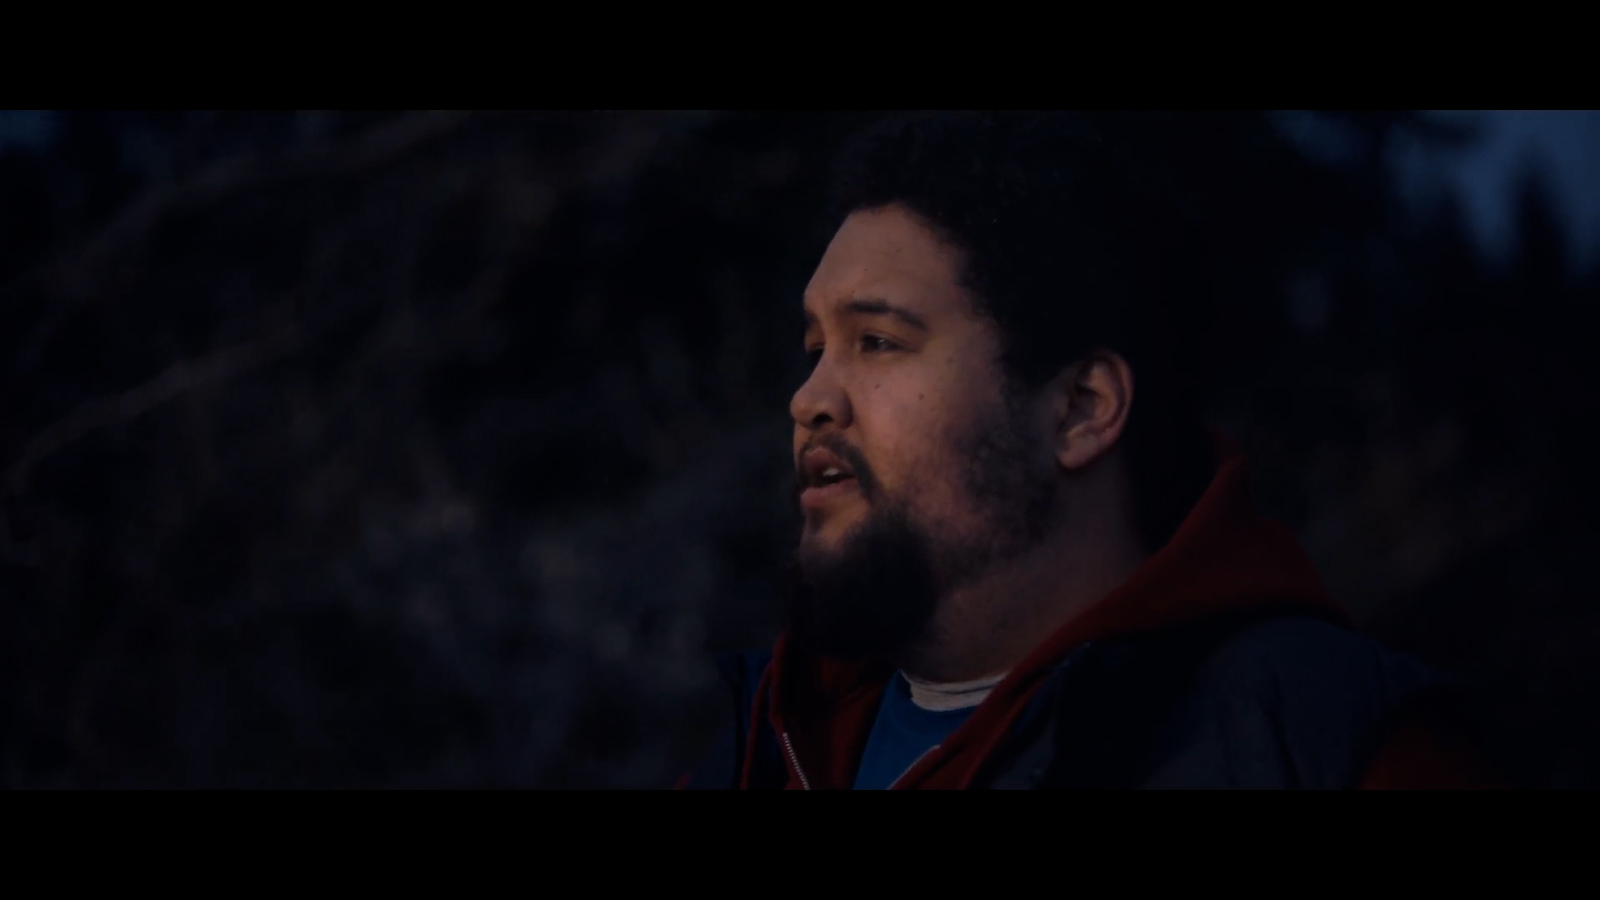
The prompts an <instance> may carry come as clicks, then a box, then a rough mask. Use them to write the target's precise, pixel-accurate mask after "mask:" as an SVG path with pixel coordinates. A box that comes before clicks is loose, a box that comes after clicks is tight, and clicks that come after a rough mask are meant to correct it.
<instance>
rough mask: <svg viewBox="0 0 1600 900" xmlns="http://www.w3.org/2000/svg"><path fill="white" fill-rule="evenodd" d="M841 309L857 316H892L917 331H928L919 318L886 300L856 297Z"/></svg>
mask: <svg viewBox="0 0 1600 900" xmlns="http://www.w3.org/2000/svg"><path fill="white" fill-rule="evenodd" d="M841 308H842V309H843V310H844V311H845V312H848V313H854V314H856V315H859V316H892V317H894V318H896V319H899V320H900V321H902V322H904V323H906V324H907V325H910V326H911V327H913V328H916V329H918V330H921V331H927V330H928V323H927V322H924V321H923V320H922V317H921V316H919V315H917V314H916V313H914V312H912V311H911V310H909V309H902V308H900V307H898V306H895V305H893V304H891V303H889V302H888V301H887V300H878V299H876V298H872V297H858V298H856V299H854V300H847V301H845V303H844V305H843V307H841Z"/></svg>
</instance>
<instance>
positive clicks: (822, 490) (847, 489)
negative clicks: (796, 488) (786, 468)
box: [800, 476, 860, 512]
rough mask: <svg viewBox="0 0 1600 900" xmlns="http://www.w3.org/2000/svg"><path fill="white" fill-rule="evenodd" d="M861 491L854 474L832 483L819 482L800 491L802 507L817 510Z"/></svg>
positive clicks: (811, 510)
mask: <svg viewBox="0 0 1600 900" xmlns="http://www.w3.org/2000/svg"><path fill="white" fill-rule="evenodd" d="M858 493H860V491H859V489H858V488H857V487H856V480H855V477H854V476H850V477H846V478H843V479H841V480H839V481H835V482H832V483H830V484H818V485H813V486H811V487H808V488H806V489H805V490H803V491H801V492H800V508H801V509H803V510H805V511H806V512H816V511H818V510H821V509H823V508H825V507H827V506H830V505H832V504H834V503H837V502H838V501H839V500H841V499H843V498H845V497H847V496H850V495H852V494H858Z"/></svg>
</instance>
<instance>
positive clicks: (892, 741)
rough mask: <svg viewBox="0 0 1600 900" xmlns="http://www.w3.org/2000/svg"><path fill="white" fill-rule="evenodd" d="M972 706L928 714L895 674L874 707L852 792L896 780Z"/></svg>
mask: <svg viewBox="0 0 1600 900" xmlns="http://www.w3.org/2000/svg"><path fill="white" fill-rule="evenodd" d="M974 709H977V707H976V706H972V707H968V708H966V709H952V710H948V711H944V712H930V711H929V710H926V709H923V708H922V707H920V706H918V705H916V704H915V703H912V702H911V685H910V684H908V683H906V680H905V677H904V676H902V675H901V674H900V673H899V672H896V673H895V674H894V677H893V678H890V679H889V686H888V687H887V688H885V689H884V691H883V700H882V702H880V703H879V705H878V718H877V720H876V721H875V722H873V723H872V733H871V734H870V735H868V736H867V749H866V750H864V751H862V754H861V765H860V767H859V768H857V769H856V784H855V789H856V790H858V791H880V790H884V789H886V788H888V787H889V786H890V785H892V784H894V783H895V782H896V781H898V780H899V779H900V776H901V775H904V774H905V773H906V772H907V771H908V770H909V769H910V768H911V766H912V765H913V764H915V763H916V761H917V760H919V759H921V758H922V755H923V754H924V753H927V752H928V751H929V750H932V749H933V748H934V747H937V746H938V745H939V743H940V742H941V741H943V740H944V739H945V738H947V737H949V736H950V735H951V733H953V732H954V731H955V730H956V729H957V728H960V727H961V723H962V722H965V721H966V720H967V717H968V716H970V715H972V711H973V710H974Z"/></svg>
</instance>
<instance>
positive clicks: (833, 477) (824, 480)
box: [813, 466, 855, 487]
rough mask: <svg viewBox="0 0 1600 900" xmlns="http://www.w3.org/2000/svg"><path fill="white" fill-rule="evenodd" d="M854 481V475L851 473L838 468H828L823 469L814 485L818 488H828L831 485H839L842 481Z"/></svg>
mask: <svg viewBox="0 0 1600 900" xmlns="http://www.w3.org/2000/svg"><path fill="white" fill-rule="evenodd" d="M854 480H855V476H854V475H851V474H850V473H849V472H846V471H845V470H843V469H841V468H839V467H838V466H828V467H827V468H826V469H823V470H822V471H821V472H819V473H817V477H816V478H815V479H814V481H813V483H814V484H815V485H816V486H818V487H828V486H829V485H834V484H838V483H840V482H842V481H854Z"/></svg>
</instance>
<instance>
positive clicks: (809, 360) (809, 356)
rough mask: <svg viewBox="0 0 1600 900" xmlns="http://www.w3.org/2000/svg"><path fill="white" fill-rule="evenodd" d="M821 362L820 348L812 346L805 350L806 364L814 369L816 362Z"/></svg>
mask: <svg viewBox="0 0 1600 900" xmlns="http://www.w3.org/2000/svg"><path fill="white" fill-rule="evenodd" d="M819 362H822V348H821V347H812V348H810V349H808V350H806V364H807V365H809V366H811V368H813V369H815V368H816V367H817V363H819Z"/></svg>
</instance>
